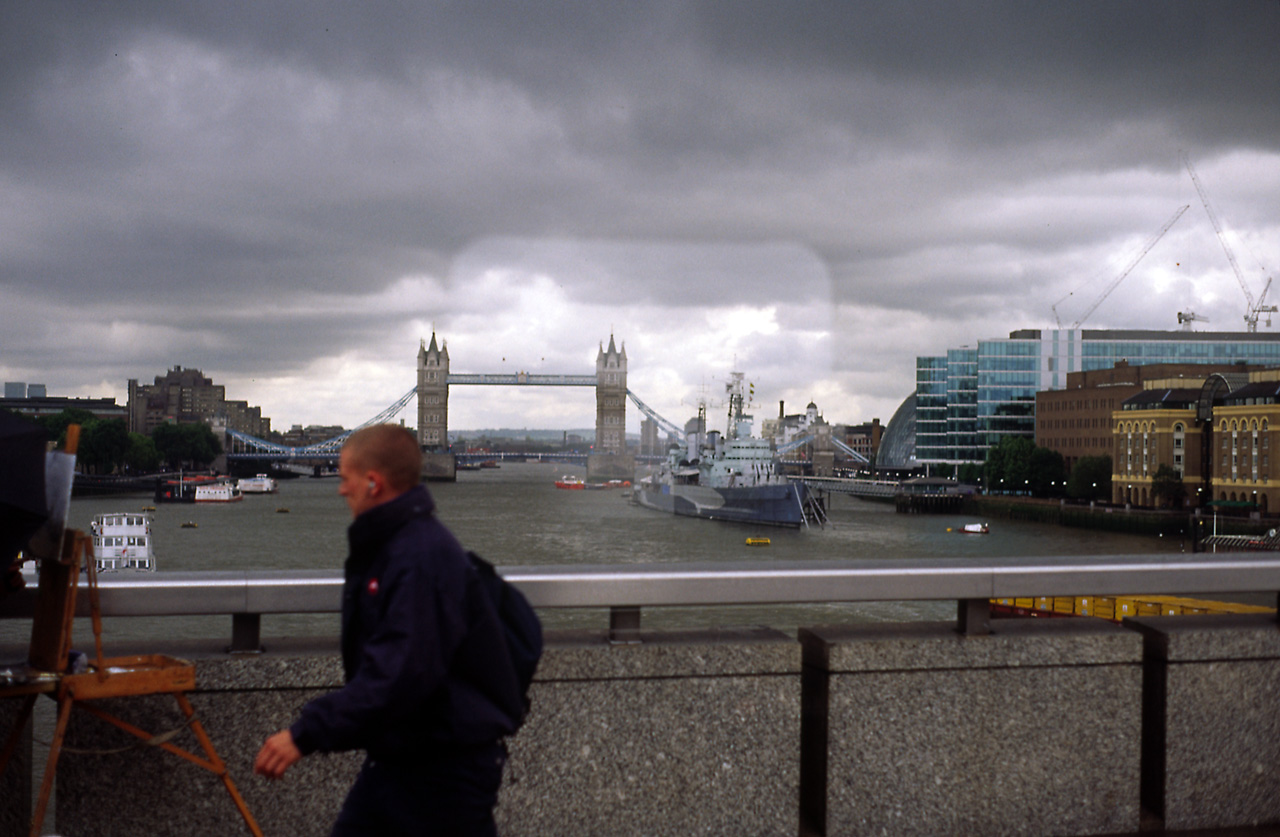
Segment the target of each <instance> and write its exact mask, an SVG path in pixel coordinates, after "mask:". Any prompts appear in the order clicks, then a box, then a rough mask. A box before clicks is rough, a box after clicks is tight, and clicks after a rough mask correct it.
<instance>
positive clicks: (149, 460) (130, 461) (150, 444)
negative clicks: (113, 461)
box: [124, 433, 160, 474]
mask: <svg viewBox="0 0 1280 837" xmlns="http://www.w3.org/2000/svg"><path fill="white" fill-rule="evenodd" d="M124 464H125V465H127V466H128V467H129V469H130V470H131V471H133V472H134V473H141V474H149V473H151V472H152V471H157V470H159V468H160V451H158V450H156V443H155V441H154V440H153V439H152V438H151V437H150V436H144V435H142V434H141V433H130V434H129V450H128V451H126V452H125V455H124Z"/></svg>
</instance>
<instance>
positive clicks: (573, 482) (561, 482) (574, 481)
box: [556, 474, 587, 491]
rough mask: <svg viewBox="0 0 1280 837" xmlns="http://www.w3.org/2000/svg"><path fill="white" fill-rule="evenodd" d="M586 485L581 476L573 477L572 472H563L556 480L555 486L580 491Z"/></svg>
mask: <svg viewBox="0 0 1280 837" xmlns="http://www.w3.org/2000/svg"><path fill="white" fill-rule="evenodd" d="M586 487H587V483H586V481H584V480H583V479H582V477H575V476H573V475H572V474H565V475H564V476H563V477H561V478H560V479H558V480H556V488H566V489H568V490H570V491H581V490H582V489H584V488H586Z"/></svg>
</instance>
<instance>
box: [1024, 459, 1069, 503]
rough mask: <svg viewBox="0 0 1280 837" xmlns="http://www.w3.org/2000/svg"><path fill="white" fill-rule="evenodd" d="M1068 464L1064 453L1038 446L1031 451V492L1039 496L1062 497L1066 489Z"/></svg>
mask: <svg viewBox="0 0 1280 837" xmlns="http://www.w3.org/2000/svg"><path fill="white" fill-rule="evenodd" d="M1066 482H1067V466H1066V463H1065V462H1063V460H1062V454H1060V453H1058V452H1057V451H1056V450H1050V449H1049V448H1041V447H1037V448H1036V449H1035V450H1033V451H1032V452H1031V493H1032V494H1034V495H1035V496H1037V497H1061V496H1062V494H1063V492H1065V491H1066Z"/></svg>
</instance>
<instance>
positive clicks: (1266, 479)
mask: <svg viewBox="0 0 1280 837" xmlns="http://www.w3.org/2000/svg"><path fill="white" fill-rule="evenodd" d="M423 357H426V358H432V359H434V358H436V357H438V358H439V360H440V362H441V365H440V366H432V367H430V368H428V367H427V366H426V365H424V364H421V360H422V358H423ZM600 357H601V360H600V365H599V369H600V374H601V375H613V374H614V371H615V369H616V372H617V374H618V376H619V384H620V385H621V386H625V372H626V354H625V348H623V349H621V350H617V349H615V347H614V344H613V340H612V338H610V341H609V348H608V350H607V351H606V350H605V349H604V348H603V347H602V350H601V355H600ZM615 363H616V364H617V365H616V367H615V366H614V365H611V364H615ZM437 371H438V373H439V374H438V378H436V379H433V380H435V381H436V383H435V384H434V385H435V386H437V387H441V386H443V383H442V382H443V381H446V380H448V352H447V348H444V347H443V346H441V347H439V348H438V350H437V345H436V340H435V336H434V335H433V336H432V343H431V347H430V348H429V349H428V348H427V347H426V346H425V345H424V346H423V350H422V352H421V353H420V374H423V375H424V376H425V375H430V374H432V373H433V372H437ZM914 383H915V385H914V390H913V392H912V393H911V395H910V396H908V398H907V399H906V400H905V401H904V402H903V404H902V406H901V407H899V408H898V410H897V411H896V412H895V414H894V415H893V417H892V418H891V419H890V420H889V422H888V423H887V424H884V425H882V424H881V421H880V419H879V418H875V419H871V420H870V421H866V422H862V423H859V424H829V423H828V422H827V420H826V419H825V418H824V417H823V415H822V413H821V411H820V410H819V408H818V406H817V405H816V404H814V403H812V402H811V403H809V404H808V405H807V406H806V408H805V410H804V411H803V412H791V413H788V412H787V411H786V409H785V405H784V404H782V403H779V405H778V414H777V416H776V417H768V418H763V419H758V420H757V435H759V436H761V437H763V438H766V439H770V440H772V441H773V442H774V443H775V444H776V445H777V446H778V447H779V448H782V447H783V446H784V445H786V444H788V443H789V442H792V441H793V440H797V439H800V440H802V439H803V438H804V437H806V436H813V435H815V431H816V430H818V429H819V428H820V429H821V433H820V434H818V435H822V434H829V435H830V436H831V437H832V438H836V439H839V440H841V441H842V442H843V443H844V444H845V445H847V446H848V447H849V448H851V449H853V450H855V451H857V452H858V454H859V455H861V456H863V457H865V458H866V459H868V460H870V461H871V462H872V463H873V467H874V468H875V469H876V470H880V471H894V472H897V473H920V472H929V473H932V474H941V475H949V474H956V473H957V472H959V471H962V470H963V469H965V468H972V467H975V466H981V465H982V464H983V463H985V462H986V461H987V459H988V457H989V456H990V453H991V451H992V450H994V449H995V448H997V447H999V446H1001V444H1002V443H1003V442H1004V441H1005V440H1007V439H1012V438H1025V439H1027V440H1029V441H1031V442H1033V443H1034V444H1035V445H1036V446H1039V447H1043V448H1046V449H1048V450H1049V451H1051V452H1053V453H1054V454H1056V455H1059V456H1061V458H1062V461H1063V464H1064V467H1065V469H1066V471H1067V472H1070V471H1071V470H1072V469H1073V468H1074V467H1075V466H1076V465H1077V464H1078V463H1080V462H1082V461H1083V460H1087V459H1104V458H1105V459H1106V460H1107V466H1106V467H1107V468H1108V469H1109V470H1110V477H1111V497H1112V500H1113V501H1114V502H1117V503H1134V504H1137V505H1144V506H1145V505H1150V504H1152V503H1153V486H1154V480H1155V475H1156V472H1157V471H1159V470H1160V469H1161V468H1168V469H1169V470H1170V471H1171V472H1172V473H1173V474H1175V475H1176V477H1177V478H1178V479H1180V480H1185V481H1186V482H1187V483H1188V484H1189V485H1192V486H1194V487H1195V490H1196V492H1198V493H1200V494H1201V495H1202V496H1207V497H1211V498H1212V500H1211V501H1212V502H1220V503H1239V504H1242V505H1248V506H1250V507H1252V508H1255V509H1258V510H1260V511H1262V512H1263V513H1266V512H1267V511H1269V510H1272V509H1275V508H1276V506H1277V504H1280V456H1278V457H1277V458H1276V459H1274V460H1273V459H1272V458H1271V451H1272V449H1273V448H1275V447H1277V446H1280V436H1276V443H1275V444H1274V445H1273V444H1272V442H1271V439H1272V437H1273V435H1275V434H1276V433H1277V432H1280V431H1276V430H1273V428H1277V427H1280V335H1277V334H1272V333H1263V334H1259V333H1256V332H1254V331H1245V332H1193V331H1190V330H1189V329H1188V328H1184V329H1183V330H1180V331H1133V330H1128V331H1108V330H1087V329H1051V330H1039V329H1022V330H1017V331H1013V332H1011V333H1010V334H1009V336H1008V337H1007V338H991V339H980V340H978V341H977V342H976V345H973V346H962V347H957V348H951V349H948V350H946V352H945V353H942V354H938V355H929V356H921V357H918V358H917V359H916V376H915V382H914ZM128 392H129V398H128V402H127V403H126V404H124V405H119V404H117V403H116V402H115V400H114V399H110V398H106V399H94V398H65V397H59V396H55V395H50V394H49V393H48V389H47V387H46V386H45V385H44V384H40V383H23V382H6V383H5V387H4V398H3V399H2V400H0V408H4V409H8V410H11V411H13V412H17V413H19V414H23V415H27V416H30V417H33V418H40V417H45V416H51V415H55V414H58V413H60V412H62V411H64V410H69V409H74V410H83V411H86V412H87V413H89V414H91V415H92V416H93V417H94V418H97V419H119V420H120V421H123V422H124V423H126V425H127V427H128V429H129V431H130V432H133V433H142V434H147V433H150V432H151V431H152V430H153V429H155V428H156V427H158V426H159V425H162V424H169V423H176V424H185V423H195V422H202V423H205V424H207V425H209V426H210V428H211V429H213V430H214V432H215V433H218V432H220V431H227V430H235V431H239V432H240V433H244V434H247V435H250V436H254V437H257V438H261V439H267V440H271V441H275V442H279V443H283V444H286V445H310V444H314V443H317V442H322V441H325V440H328V439H331V438H333V437H335V436H338V435H340V434H341V433H343V432H344V431H345V428H343V427H339V426H318V425H312V426H306V427H303V426H299V425H295V426H293V427H291V428H290V429H289V430H288V431H285V432H280V431H276V430H273V429H272V427H271V419H270V418H269V417H266V416H263V415H262V411H261V409H260V408H259V407H256V406H253V405H250V404H248V403H247V402H245V401H239V400H234V399H228V398H227V396H226V392H225V388H224V387H223V386H222V385H219V384H216V383H214V382H213V381H212V380H211V379H210V378H209V377H207V376H205V375H204V374H203V373H202V372H201V371H200V370H198V369H192V368H183V367H181V366H175V367H173V368H172V369H169V370H167V371H166V372H165V373H164V374H163V375H157V376H156V377H155V378H154V381H153V382H152V383H150V384H142V383H140V382H139V381H138V380H136V379H130V380H129V382H128ZM421 392H422V389H421V387H420V389H419V394H420V395H421ZM600 397H601V396H598V398H600ZM445 399H447V394H446V395H445V396H443V397H442V398H441V399H440V400H439V401H436V402H431V403H430V404H428V405H424V404H421V403H420V404H419V413H420V421H419V432H420V434H421V432H422V431H421V427H422V423H421V416H422V415H424V414H425V415H426V416H427V417H428V419H430V420H434V421H436V422H437V423H436V425H435V426H436V427H438V428H439V429H440V436H441V439H442V441H444V444H443V445H437V446H436V447H437V449H439V448H444V449H460V450H467V449H474V448H485V447H493V448H495V449H498V448H499V447H501V449H505V450H516V449H517V448H518V446H519V445H525V446H537V447H540V448H543V449H554V448H557V447H558V448H562V449H568V448H582V449H585V448H588V447H591V446H593V445H594V444H597V443H598V439H599V438H600V435H599V433H600V432H601V427H604V428H605V429H606V431H608V432H611V433H613V434H615V435H621V436H622V440H621V441H622V447H621V449H622V450H624V451H627V452H633V453H639V454H642V455H645V454H650V455H652V454H661V453H662V452H664V451H665V450H666V447H667V445H668V443H669V442H670V440H671V436H673V435H674V431H675V427H674V426H672V425H670V423H669V422H666V423H665V426H666V427H667V430H668V432H667V434H666V438H659V432H658V430H659V428H658V424H657V423H656V422H655V421H654V419H655V418H659V417H656V416H654V415H652V414H650V415H649V417H646V418H645V419H644V420H643V422H642V430H641V433H640V434H635V433H627V434H618V431H617V430H615V429H613V428H616V427H617V426H618V425H620V424H623V419H622V415H623V414H622V412H621V408H622V403H621V402H622V399H621V398H620V397H618V396H617V395H616V394H614V393H611V394H610V395H609V399H611V400H608V401H607V403H606V402H605V401H603V400H602V402H601V403H602V404H605V406H606V407H607V410H609V411H613V412H612V414H611V415H613V416H616V417H617V418H616V419H614V418H606V419H603V420H601V423H600V426H598V427H597V428H595V429H592V428H576V429H562V430H556V429H543V428H540V429H526V428H519V429H517V428H482V429H476V430H456V429H452V428H447V422H446V418H445V416H444V412H445V410H444V408H443V406H435V405H436V404H441V405H443V404H447V400H445ZM421 400H422V399H421V398H420V401H421ZM641 409H642V410H644V409H646V408H645V407H644V405H641ZM602 415H603V413H602ZM685 429H686V430H688V429H689V428H688V427H687V425H686V427H685ZM711 429H715V428H711ZM420 438H421V437H420ZM596 450H597V452H598V449H596ZM795 455H796V456H798V457H800V458H803V457H804V456H805V455H806V452H805V450H804V449H803V448H802V449H800V450H799V451H798V452H797V453H796V454H795ZM970 473H973V472H972V471H970Z"/></svg>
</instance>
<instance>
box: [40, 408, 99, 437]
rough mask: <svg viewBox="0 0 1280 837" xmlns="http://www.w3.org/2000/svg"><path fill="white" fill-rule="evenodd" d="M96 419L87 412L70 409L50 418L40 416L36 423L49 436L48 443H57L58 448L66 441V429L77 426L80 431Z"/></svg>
mask: <svg viewBox="0 0 1280 837" xmlns="http://www.w3.org/2000/svg"><path fill="white" fill-rule="evenodd" d="M97 420H98V419H97V418H96V417H95V416H94V415H93V413H91V412H89V411H88V410H82V409H80V408H79V407H72V408H70V409H66V410H63V411H62V412H60V413H57V414H56V415H52V416H41V417H40V418H39V419H38V420H37V421H38V422H39V424H40V426H41V427H43V428H44V431H45V432H46V433H48V434H49V441H50V442H57V443H58V445H59V446H61V445H62V443H63V442H65V441H66V437H67V427H69V426H70V425H73V424H78V425H80V427H81V430H83V429H84V427H85V425H88V424H90V423H92V422H95V421H97Z"/></svg>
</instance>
